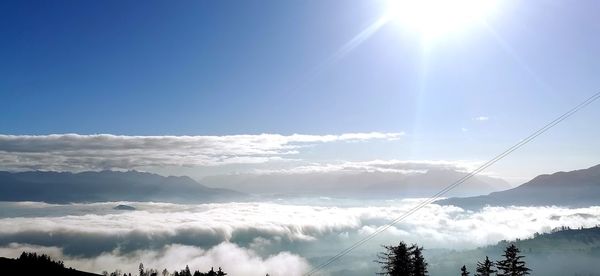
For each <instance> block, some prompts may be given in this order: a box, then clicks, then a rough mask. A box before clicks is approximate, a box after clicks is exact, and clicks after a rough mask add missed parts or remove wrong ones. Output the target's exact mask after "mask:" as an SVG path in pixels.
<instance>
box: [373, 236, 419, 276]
mask: <svg viewBox="0 0 600 276" xmlns="http://www.w3.org/2000/svg"><path fill="white" fill-rule="evenodd" d="M383 248H385V249H386V251H385V252H382V253H379V254H377V261H376V262H377V263H379V264H380V265H381V269H382V272H379V273H377V275H389V276H412V275H413V274H412V272H413V262H412V258H411V254H412V251H413V250H414V246H410V247H409V246H407V245H406V243H404V242H400V243H399V244H398V245H397V246H387V245H384V246H383Z"/></svg>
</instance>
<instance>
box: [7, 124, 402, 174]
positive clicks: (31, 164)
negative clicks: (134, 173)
mask: <svg viewBox="0 0 600 276" xmlns="http://www.w3.org/2000/svg"><path fill="white" fill-rule="evenodd" d="M402 135H403V133H380V132H370V133H345V134H340V135H302V134H293V135H279V134H259V135H228V136H123V135H111V134H97V135H79V134H52V135H37V136H33V135H0V164H2V166H1V169H5V170H28V169H38V170H57V171H83V170H103V169H116V170H129V169H135V168H141V167H153V166H157V167H164V166H215V165H226V164H253V163H265V162H269V161H272V160H282V159H286V158H287V156H290V155H295V154H298V153H300V151H301V150H302V148H304V147H307V146H310V145H313V144H318V143H333V142H356V141H368V140H373V139H384V140H396V139H399V138H400V137H401V136H402Z"/></svg>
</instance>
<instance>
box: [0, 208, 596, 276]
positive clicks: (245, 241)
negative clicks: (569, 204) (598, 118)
mask: <svg viewBox="0 0 600 276" xmlns="http://www.w3.org/2000/svg"><path fill="white" fill-rule="evenodd" d="M418 202H419V200H401V201H383V202H382V201H359V202H354V203H353V202H352V201H340V200H336V199H327V200H322V201H319V202H318V204H314V202H313V204H312V205H306V204H302V203H295V204H292V203H291V202H285V201H283V202H281V203H266V202H262V203H260V202H249V203H222V204H200V205H180V204H166V203H128V204H130V205H133V206H135V207H137V208H138V211H133V212H122V211H115V210H112V209H111V207H113V206H115V204H117V203H95V204H73V205H53V204H41V205H39V206H37V204H36V203H27V204H18V203H2V208H3V209H4V210H7V212H8V213H5V214H9V213H10V214H13V213H19V212H17V210H20V211H21V212H20V213H26V214H27V215H28V216H30V217H4V218H0V254H2V255H4V256H13V255H14V254H18V253H20V250H23V248H24V247H27V248H30V249H31V250H33V251H40V250H42V249H43V250H48V251H49V252H50V253H52V254H60V255H59V257H61V258H63V257H64V259H66V260H67V264H68V265H73V266H74V267H78V268H81V269H89V270H92V271H97V272H99V271H101V270H112V269H114V268H116V267H115V264H118V265H119V266H120V267H121V269H134V271H135V266H136V265H137V264H138V263H139V262H144V264H145V265H146V266H147V267H156V268H162V267H167V268H169V269H171V268H182V267H184V266H185V264H189V265H190V267H192V268H196V269H208V268H209V265H215V266H223V267H224V268H226V270H227V271H228V272H230V274H231V275H250V274H249V273H248V271H256V272H257V275H264V274H265V273H266V272H269V273H271V274H272V275H298V274H301V273H302V272H303V271H306V270H307V268H308V265H307V264H306V261H305V259H304V258H306V259H309V258H311V259H312V258H317V259H319V258H320V257H321V258H322V257H323V256H328V254H330V255H331V254H335V253H337V252H339V251H340V250H342V249H344V248H345V247H347V246H349V245H350V244H352V243H353V242H355V241H357V240H358V239H360V238H363V237H365V235H368V234H370V233H372V232H373V231H375V230H376V229H378V228H379V227H382V226H383V225H385V224H387V223H389V222H391V221H393V220H394V219H395V218H397V217H399V216H401V215H402V214H404V213H405V212H406V211H408V210H410V208H411V207H412V206H414V204H417V203H418ZM40 206H42V207H44V208H40ZM79 213H87V214H84V215H81V214H79ZM292 218H293V219H292ZM598 224H600V207H588V208H577V209H569V208H562V207H556V206H552V207H488V208H484V209H482V210H480V211H467V210H463V209H461V208H458V207H453V206H440V205H435V204H433V205H428V206H426V207H425V208H423V209H421V210H420V211H419V212H417V213H415V214H413V215H412V216H410V217H408V218H407V219H405V220H403V221H402V222H400V223H398V224H397V225H395V226H393V227H391V228H389V229H388V230H387V231H385V232H384V233H382V234H381V235H380V236H378V237H377V238H376V239H373V240H372V241H371V242H369V243H367V244H365V245H364V246H362V247H361V248H360V249H359V250H358V251H357V252H353V254H362V255H363V256H364V255H365V254H366V255H367V258H368V256H370V255H372V254H374V253H375V252H378V250H380V247H379V245H380V244H386V243H389V242H391V241H397V240H405V241H407V242H416V243H419V244H420V245H423V246H425V248H429V249H431V248H440V247H441V248H457V249H460V248H473V247H476V246H482V245H487V244H491V243H495V242H497V241H500V240H504V239H506V240H513V239H516V238H527V237H531V236H532V234H533V233H535V232H548V231H550V230H551V229H553V228H555V227H559V226H571V227H581V226H584V227H592V226H595V225H598ZM16 243H18V244H16ZM42 247H43V248H42ZM28 250H29V249H28ZM43 250H42V251H43ZM92 251H93V252H92ZM44 252H45V251H44ZM287 252H291V253H287ZM11 254H12V255H11ZM330 255H329V256H330ZM300 256H301V257H300ZM367 263H372V261H371V260H367ZM313 265H314V264H313ZM132 266H133V267H132ZM250 268H255V269H254V270H252V269H250ZM274 272H277V273H274Z"/></svg>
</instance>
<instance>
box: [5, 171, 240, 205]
mask: <svg viewBox="0 0 600 276" xmlns="http://www.w3.org/2000/svg"><path fill="white" fill-rule="evenodd" d="M243 196H244V194H243V193H239V192H236V191H232V190H228V189H218V188H210V187H207V186H204V185H202V184H200V183H198V182H196V181H194V180H193V179H191V178H189V177H186V176H168V177H165V176H160V175H158V174H152V173H145V172H138V171H127V172H118V171H100V172H91V171H90V172H81V173H70V172H46V171H31V172H17V173H11V172H0V201H43V202H48V203H70V202H100V201H163V202H206V201H221V200H231V199H237V198H241V197H243Z"/></svg>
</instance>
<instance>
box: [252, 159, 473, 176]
mask: <svg viewBox="0 0 600 276" xmlns="http://www.w3.org/2000/svg"><path fill="white" fill-rule="evenodd" d="M480 164H481V162H480V161H468V160H455V161H447V160H397V159H390V160H370V161H345V162H337V163H311V164H309V165H303V166H296V167H293V168H285V169H257V170H254V172H255V173H257V174H308V173H331V172H386V173H401V174H414V173H425V172H427V171H428V170H431V169H447V170H455V171H459V172H470V171H472V170H474V169H476V168H477V167H478V166H479V165H480Z"/></svg>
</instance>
